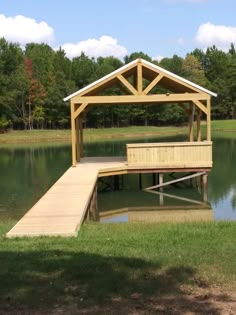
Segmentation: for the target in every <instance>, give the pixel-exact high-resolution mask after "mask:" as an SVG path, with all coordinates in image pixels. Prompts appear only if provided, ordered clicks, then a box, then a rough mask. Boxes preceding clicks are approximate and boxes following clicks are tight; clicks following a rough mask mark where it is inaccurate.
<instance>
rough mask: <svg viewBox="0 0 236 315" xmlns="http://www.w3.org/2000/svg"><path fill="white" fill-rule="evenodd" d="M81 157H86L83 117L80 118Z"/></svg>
mask: <svg viewBox="0 0 236 315" xmlns="http://www.w3.org/2000/svg"><path fill="white" fill-rule="evenodd" d="M79 122H80V126H79V129H80V134H79V135H80V156H81V157H84V135H83V117H80V120H79Z"/></svg>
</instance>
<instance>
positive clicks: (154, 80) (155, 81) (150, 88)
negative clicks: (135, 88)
mask: <svg viewBox="0 0 236 315" xmlns="http://www.w3.org/2000/svg"><path fill="white" fill-rule="evenodd" d="M162 78H163V74H160V73H159V74H158V75H157V76H156V77H155V79H153V80H152V82H151V83H149V84H148V86H147V87H146V88H145V90H144V91H143V94H148V93H149V92H150V91H151V90H152V89H153V88H154V87H155V86H156V85H157V83H158V82H159V81H160V80H161V79H162Z"/></svg>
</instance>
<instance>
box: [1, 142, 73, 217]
mask: <svg viewBox="0 0 236 315" xmlns="http://www.w3.org/2000/svg"><path fill="white" fill-rule="evenodd" d="M69 165H70V150H69V147H68V146H67V147H65V146H34V145H31V146H30V145H29V146H28V147H27V148H12V149H1V155H0V169H1V181H0V200H1V205H2V208H4V209H5V210H6V211H4V213H1V214H0V215H1V216H0V218H1V217H3V216H9V215H10V216H11V217H13V216H14V217H19V216H22V215H23V214H24V212H25V211H26V210H28V209H29V208H30V207H31V206H32V205H33V204H34V203H35V202H36V201H37V200H38V199H39V198H40V197H41V196H42V195H43V194H44V193H45V192H46V191H47V190H48V188H49V187H50V186H51V185H52V184H53V183H54V182H55V181H56V180H57V179H58V177H59V176H60V175H61V174H63V172H64V171H65V170H66V168H67V167H68V166H69Z"/></svg>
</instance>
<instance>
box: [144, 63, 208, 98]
mask: <svg viewBox="0 0 236 315" xmlns="http://www.w3.org/2000/svg"><path fill="white" fill-rule="evenodd" d="M143 66H144V67H145V68H147V69H149V70H151V71H153V72H156V73H157V69H156V68H154V67H152V65H147V64H145V65H143ZM159 72H160V70H159V71H158V73H159ZM162 73H163V76H164V77H166V78H168V79H170V80H171V81H174V82H177V83H179V84H180V85H182V86H186V87H187V88H188V89H190V90H192V91H196V92H197V93H199V92H200V93H204V92H202V91H201V90H199V89H198V88H196V87H194V86H192V85H190V84H188V83H187V82H184V81H182V80H179V79H178V78H174V77H173V76H171V75H169V74H167V73H165V72H162ZM204 95H205V97H204V98H203V99H206V98H210V95H209V94H207V93H204Z"/></svg>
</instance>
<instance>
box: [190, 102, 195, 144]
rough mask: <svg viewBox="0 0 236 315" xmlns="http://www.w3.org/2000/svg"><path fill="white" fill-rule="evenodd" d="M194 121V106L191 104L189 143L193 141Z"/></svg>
mask: <svg viewBox="0 0 236 315" xmlns="http://www.w3.org/2000/svg"><path fill="white" fill-rule="evenodd" d="M193 119H194V112H193V104H192V103H191V104H190V108H189V142H192V141H193Z"/></svg>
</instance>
